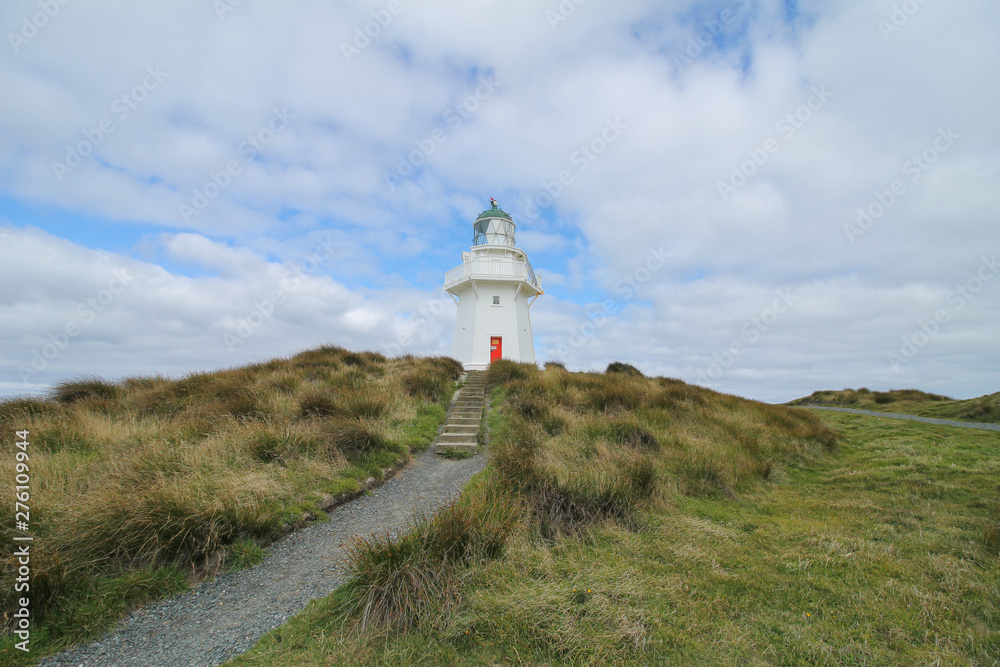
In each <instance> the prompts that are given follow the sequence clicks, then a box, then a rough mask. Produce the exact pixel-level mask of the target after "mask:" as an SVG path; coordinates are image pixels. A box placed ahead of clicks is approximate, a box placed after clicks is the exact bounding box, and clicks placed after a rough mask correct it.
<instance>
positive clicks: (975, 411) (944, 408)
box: [787, 387, 1000, 423]
mask: <svg viewBox="0 0 1000 667" xmlns="http://www.w3.org/2000/svg"><path fill="white" fill-rule="evenodd" d="M787 405H798V406H808V405H825V406H837V407H847V408H857V409H861V410H876V411H879V412H898V413H902V414H910V415H918V416H920V417H936V418H938V419H955V420H959V421H974V422H992V423H1000V392H998V393H995V394H988V395H986V396H980V397H979V398H971V399H968V400H962V401H956V400H954V399H951V398H948V397H947V396H939V395H937V394H928V393H926V392H922V391H919V390H916V389H893V390H890V391H885V392H882V391H870V390H868V389H866V388H864V387H862V388H861V389H857V390H855V389H842V390H840V391H816V392H813V393H812V394H811V395H809V396H806V397H805V398H798V399H795V400H794V401H791V402H789V403H788V404H787Z"/></svg>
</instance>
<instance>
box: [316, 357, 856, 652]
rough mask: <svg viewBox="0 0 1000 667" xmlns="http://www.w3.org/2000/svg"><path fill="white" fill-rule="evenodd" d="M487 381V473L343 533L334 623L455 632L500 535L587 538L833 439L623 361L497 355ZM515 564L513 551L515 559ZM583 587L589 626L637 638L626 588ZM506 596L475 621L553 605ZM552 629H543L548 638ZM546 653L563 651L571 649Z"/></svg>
mask: <svg viewBox="0 0 1000 667" xmlns="http://www.w3.org/2000/svg"><path fill="white" fill-rule="evenodd" d="M487 385H488V386H489V387H491V388H492V392H493V404H494V406H495V411H494V414H493V415H491V419H490V422H491V424H492V428H493V433H492V436H491V444H490V454H491V464H492V465H491V468H490V469H489V470H488V474H487V475H485V476H484V477H482V478H481V479H480V480H479V482H478V483H477V484H476V485H473V487H472V488H470V489H469V490H467V492H466V493H465V494H464V495H463V502H461V503H459V504H456V505H452V506H449V507H447V508H446V509H445V510H443V511H442V512H440V513H439V514H437V515H436V516H435V517H433V518H430V519H424V520H422V521H421V522H419V523H418V524H417V525H416V526H415V527H414V528H413V529H412V530H411V531H409V532H407V533H405V534H403V535H400V536H388V535H386V536H382V537H379V538H375V539H368V540H360V541H359V542H357V543H356V544H355V545H354V547H353V548H352V550H351V553H350V557H349V558H350V564H351V565H350V569H351V573H352V577H353V578H352V580H351V582H350V583H349V584H348V585H347V587H346V588H345V589H344V590H343V591H342V593H341V594H340V596H339V598H338V599H339V600H340V602H339V603H338V605H337V606H336V608H335V609H336V611H333V612H332V614H333V615H334V616H336V617H337V618H340V619H341V622H342V623H343V624H347V625H351V627H353V628H355V629H360V630H361V631H362V634H365V632H367V631H370V632H374V633H375V634H384V633H386V632H389V631H393V630H397V631H398V630H402V631H404V632H405V631H409V630H412V629H414V628H419V629H420V630H421V631H422V632H439V631H444V632H452V633H453V632H455V629H456V625H455V624H456V621H455V619H456V618H460V617H461V615H462V613H464V612H468V611H469V609H467V608H465V607H463V606H462V604H461V601H462V595H461V592H460V591H462V590H464V591H466V592H468V591H469V590H470V589H469V584H468V582H467V581H466V578H467V577H471V578H472V579H476V580H478V581H480V582H485V579H484V577H485V575H484V573H485V572H487V571H490V570H491V569H492V568H494V567H495V568H500V569H503V567H504V565H503V564H497V565H491V563H493V562H495V561H497V560H500V559H501V558H502V556H503V554H504V552H505V550H507V549H508V547H511V548H515V547H512V545H515V544H518V545H520V546H519V547H516V548H520V549H521V550H522V553H523V552H524V551H525V550H527V549H529V548H530V545H532V544H541V545H546V544H557V543H559V541H560V540H564V539H570V538H572V539H581V540H587V539H591V538H592V536H593V535H594V534H595V532H594V531H598V532H599V531H601V530H604V529H606V527H608V526H620V527H623V528H627V529H636V528H639V527H641V525H642V523H643V521H645V519H643V518H642V515H643V513H647V512H649V511H651V510H652V509H653V508H655V507H662V506H665V505H666V504H669V503H670V502H676V500H677V498H683V497H685V496H699V497H722V498H735V497H736V496H735V491H736V490H743V489H748V488H752V487H753V485H755V484H757V483H759V482H760V481H762V480H765V479H768V478H769V477H771V476H772V475H773V474H774V473H775V471H776V469H777V468H778V467H780V466H785V465H788V464H790V463H792V462H795V461H800V460H804V459H806V458H808V457H810V456H814V455H815V454H817V453H819V452H823V451H828V450H830V449H832V448H833V446H834V444H835V442H836V436H835V434H834V433H833V431H831V430H830V429H828V428H827V427H826V426H825V425H823V423H822V422H821V421H820V420H819V419H817V418H816V417H815V416H813V415H812V414H810V413H807V412H803V411H793V410H790V409H788V408H782V407H775V406H769V405H764V404H762V403H756V402H752V401H746V400H743V399H738V398H735V397H732V396H724V395H721V394H716V393H714V392H711V391H709V390H706V389H701V388H699V387H694V386H690V385H686V384H684V383H682V382H680V381H677V380H671V379H648V378H645V377H643V376H642V374H641V373H639V372H638V371H637V370H636V369H634V368H633V367H631V366H628V365H627V364H621V363H619V364H617V366H615V365H613V367H609V370H608V372H607V373H604V374H594V373H568V372H567V371H566V370H565V368H563V367H561V366H558V365H551V364H550V365H548V366H547V368H546V370H545V371H540V370H539V369H538V368H537V367H535V366H534V365H531V364H518V363H514V362H510V361H498V362H494V363H493V364H492V365H491V367H490V370H489V373H488V376H487ZM497 415H500V419H499V420H497V418H496V417H497ZM542 548H546V547H544V546H543V547H542ZM525 565H526V564H525V562H524V561H523V560H520V559H518V560H517V567H518V568H524V567H525ZM612 578H614V577H612ZM627 579H628V576H625V577H624V578H622V577H617V580H618V581H619V582H623V581H625V580H627ZM463 581H465V583H464V584H463ZM484 585H485V584H484ZM592 591H593V589H592V588H591V589H587V588H586V586H585V585H584V584H583V583H581V584H580V586H579V587H577V588H576V589H574V591H573V594H572V595H571V596H570V598H569V600H568V604H569V605H570V609H571V611H570V612H569V613H570V615H571V616H579V615H580V614H585V615H587V616H588V618H587V619H586V620H585V621H581V622H584V623H585V624H586V625H587V627H589V628H592V629H595V630H596V628H597V627H598V626H599V627H600V628H601V632H602V633H605V631H606V632H607V633H610V634H607V636H609V637H614V641H615V642H616V643H620V642H624V643H625V645H627V646H628V647H631V648H630V650H633V649H634V650H640V649H642V648H643V647H645V645H646V643H647V641H648V636H647V635H648V629H647V621H646V620H645V619H644V618H643V616H642V614H641V613H633V612H632V611H630V610H629V609H628V608H627V607H626V608H622V607H621V606H620V604H619V602H620V600H621V599H622V598H623V597H627V596H625V595H624V594H623V593H621V592H619V593H618V594H617V596H616V595H614V594H608V593H602V594H601V595H600V596H593V597H592ZM536 592H537V591H536ZM556 595H557V597H559V598H563V597H564V595H565V592H564V591H562V590H560V592H559V593H558V594H556ZM529 597H530V596H529ZM562 602H567V601H566V600H561V601H560V604H561V603H562ZM588 603H590V604H588ZM505 604H509V605H510V606H509V607H508V608H507V610H506V611H503V612H500V611H498V610H497V609H496V608H492V610H491V611H490V612H489V613H488V618H487V619H486V620H483V619H482V617H481V616H477V618H479V621H477V623H485V627H488V628H492V630H491V631H494V630H495V631H496V632H504V633H511V634H513V635H514V636H517V635H518V634H519V633H520V632H522V631H527V629H528V628H529V627H531V628H535V630H536V631H537V630H539V628H538V627H537V625H536V618H535V616H534V615H533V614H534V612H535V611H538V613H539V614H540V615H542V616H546V617H547V616H548V615H549V614H543V613H542V610H544V609H547V608H549V607H551V606H552V605H553V604H556V603H555V602H554V600H553V599H550V598H549V597H548V595H547V594H546V593H543V594H541V595H540V596H535V597H533V598H531V599H528V598H527V597H521V593H518V596H517V598H516V599H508V600H505ZM560 608H561V607H560ZM463 609H464V612H463V611H461V610H463ZM456 610H458V611H456ZM477 613H478V612H477ZM455 614H458V615H457V616H455ZM474 615H475V614H474ZM463 622H464V621H463ZM463 622H459V625H461V624H462V623H463ZM501 628H504V629H503V630H501ZM442 629H444V630H442ZM564 631H566V628H562V629H556V628H553V629H552V633H553V634H552V635H551V636H550V637H549V639H551V640H552V641H556V638H557V637H558V636H559V634H560V633H561V632H564ZM541 632H542V634H543V635H545V636H549V635H547V634H546V633H547V632H548V629H541ZM465 634H468V630H465V631H463V633H462V634H461V635H459V636H464V635H465ZM558 655H559V658H560V659H566V660H570V661H575V660H576V659H578V658H579V657H580V655H582V654H580V655H578V654H577V653H576V652H574V651H568V652H562V651H560V652H558ZM608 655H611V654H608Z"/></svg>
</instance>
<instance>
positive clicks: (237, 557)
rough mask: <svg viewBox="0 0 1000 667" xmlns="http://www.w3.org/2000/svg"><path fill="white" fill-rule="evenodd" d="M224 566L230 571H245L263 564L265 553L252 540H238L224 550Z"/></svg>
mask: <svg viewBox="0 0 1000 667" xmlns="http://www.w3.org/2000/svg"><path fill="white" fill-rule="evenodd" d="M226 552H227V553H226V564H227V565H228V566H229V569H231V570H246V569H247V568H251V567H253V566H254V565H259V564H260V563H262V562H264V558H266V557H267V552H266V551H264V550H263V549H261V548H260V545H259V544H257V543H256V542H254V541H253V540H239V541H238V542H234V543H233V544H230V545H229V547H227V549H226Z"/></svg>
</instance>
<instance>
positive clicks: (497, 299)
mask: <svg viewBox="0 0 1000 667" xmlns="http://www.w3.org/2000/svg"><path fill="white" fill-rule="evenodd" d="M493 305H494V306H499V305H500V297H498V296H495V297H493Z"/></svg>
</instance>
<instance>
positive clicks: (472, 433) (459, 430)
mask: <svg viewBox="0 0 1000 667" xmlns="http://www.w3.org/2000/svg"><path fill="white" fill-rule="evenodd" d="M442 433H444V434H447V435H467V436H469V439H470V440H475V439H476V436H477V435H478V434H479V427H478V426H445V427H444V431H442Z"/></svg>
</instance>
